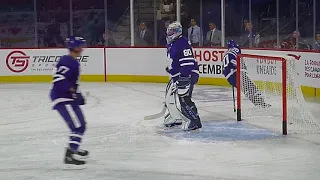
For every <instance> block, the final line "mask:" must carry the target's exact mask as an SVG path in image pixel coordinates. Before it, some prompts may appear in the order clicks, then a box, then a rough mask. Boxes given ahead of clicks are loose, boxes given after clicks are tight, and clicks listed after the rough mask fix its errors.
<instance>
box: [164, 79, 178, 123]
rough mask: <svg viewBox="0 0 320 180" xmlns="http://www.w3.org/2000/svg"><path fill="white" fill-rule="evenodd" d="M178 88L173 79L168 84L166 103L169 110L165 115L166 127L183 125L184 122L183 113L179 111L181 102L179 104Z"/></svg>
mask: <svg viewBox="0 0 320 180" xmlns="http://www.w3.org/2000/svg"><path fill="white" fill-rule="evenodd" d="M176 90H177V89H176V85H175V84H174V83H173V81H172V80H171V81H170V82H169V83H168V85H167V88H166V96H165V104H166V107H167V110H168V111H167V113H166V114H165V116H164V123H163V124H164V125H165V126H166V127H172V126H176V125H181V123H182V119H181V115H180V112H179V111H178V107H179V104H177V99H176V96H175V93H176Z"/></svg>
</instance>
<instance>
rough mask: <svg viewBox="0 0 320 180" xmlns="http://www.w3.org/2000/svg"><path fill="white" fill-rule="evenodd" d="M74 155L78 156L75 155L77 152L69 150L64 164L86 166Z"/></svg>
mask: <svg viewBox="0 0 320 180" xmlns="http://www.w3.org/2000/svg"><path fill="white" fill-rule="evenodd" d="M74 155H78V153H75V152H73V151H71V150H70V149H69V148H67V151H66V155H65V158H64V163H65V164H69V165H84V164H86V162H85V161H83V160H79V159H76V158H75V156H74Z"/></svg>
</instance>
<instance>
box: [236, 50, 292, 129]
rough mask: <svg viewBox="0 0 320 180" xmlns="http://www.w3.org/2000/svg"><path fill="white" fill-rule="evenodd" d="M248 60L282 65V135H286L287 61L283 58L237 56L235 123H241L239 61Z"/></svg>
mask: <svg viewBox="0 0 320 180" xmlns="http://www.w3.org/2000/svg"><path fill="white" fill-rule="evenodd" d="M242 58H248V59H251V60H254V59H265V60H274V61H278V62H281V63H282V68H281V71H282V72H281V76H282V77H281V84H282V92H281V93H282V134H283V135H287V134H288V124H287V118H288V117H287V116H288V114H287V112H288V108H287V63H286V61H287V59H285V58H284V57H277V56H262V55H252V54H238V56H237V71H236V75H237V76H236V77H237V79H236V82H237V84H236V85H237V87H236V88H237V121H241V120H242V117H241V96H242V92H241V59H242Z"/></svg>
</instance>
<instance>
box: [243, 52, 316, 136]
mask: <svg viewBox="0 0 320 180" xmlns="http://www.w3.org/2000/svg"><path fill="white" fill-rule="evenodd" d="M285 59H286V60H285V62H286V66H287V68H286V76H287V78H286V90H287V93H286V97H287V122H288V131H289V133H319V132H320V126H319V125H318V124H317V123H316V121H315V119H314V116H313V115H312V113H311V111H310V110H309V109H308V107H307V104H306V102H305V99H304V97H303V94H302V91H301V88H300V85H299V82H298V78H297V76H298V75H297V73H296V69H295V59H293V58H291V57H287V58H285ZM240 68H241V73H240V82H241V83H240V84H241V91H242V92H241V112H242V118H243V119H248V120H250V121H251V122H255V123H257V124H258V125H260V126H263V127H267V128H271V129H274V130H276V131H279V130H281V126H282V119H283V111H282V110H283V103H282V102H283V101H282V100H283V91H282V89H283V87H284V86H283V85H284V83H283V82H282V61H281V60H279V59H277V58H275V57H260V58H256V57H255V58H252V57H242V58H241V59H240Z"/></svg>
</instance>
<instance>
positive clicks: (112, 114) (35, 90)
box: [0, 83, 320, 180]
mask: <svg viewBox="0 0 320 180" xmlns="http://www.w3.org/2000/svg"><path fill="white" fill-rule="evenodd" d="M165 86H166V85H165V84H135V83H85V84H82V85H81V89H82V91H83V92H84V93H86V92H88V94H87V95H88V97H87V101H88V104H87V105H86V106H84V107H83V110H84V113H85V115H86V120H87V122H88V129H87V133H86V134H85V136H84V142H83V146H82V147H83V148H84V149H88V150H89V151H90V153H91V157H90V159H89V161H88V164H87V165H86V166H85V168H84V169H82V170H69V169H66V168H65V166H64V165H63V163H62V159H63V156H64V152H65V150H64V147H65V145H66V143H67V140H68V135H69V132H68V129H67V126H66V125H65V124H64V121H63V120H62V119H61V118H60V117H59V115H58V114H57V113H56V112H54V111H52V110H51V104H50V101H49V98H48V91H49V88H50V85H49V84H2V85H0V94H1V98H0V106H1V108H0V163H1V164H0V180H75V179H77V180H91V179H94V180H306V179H307V180H319V179H320V136H319V135H299V134H289V135H288V136H285V137H284V136H282V135H281V131H280V130H281V121H279V122H277V123H274V122H263V121H264V120H263V119H256V120H250V121H249V122H248V121H245V120H244V121H242V122H237V121H236V120H235V113H234V112H233V105H232V92H231V90H230V89H228V88H222V87H213V86H197V87H196V88H195V92H194V100H195V102H196V104H197V105H198V108H199V113H200V116H201V118H202V121H203V125H204V127H203V129H201V131H197V132H182V131H181V130H180V129H177V128H176V129H165V128H163V127H162V125H161V124H162V119H158V120H153V121H144V120H143V117H144V116H146V115H150V114H153V113H157V112H159V111H160V110H161V108H162V101H163V96H164V90H165ZM319 107H320V106H319V105H318V104H316V103H312V104H310V108H311V109H313V111H314V113H316V111H318V109H319ZM318 115H320V113H319V112H318ZM316 117H319V116H316ZM261 122H263V123H262V124H259V123H261ZM266 123H269V126H270V125H271V126H273V127H274V129H265V128H264V126H263V124H266ZM289 128H290V127H289ZM277 129H278V130H277Z"/></svg>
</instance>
